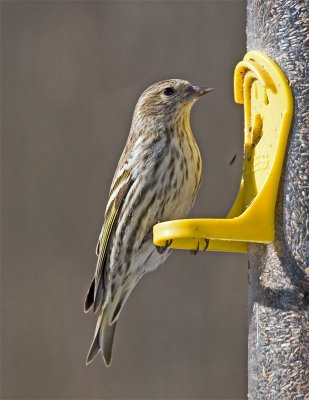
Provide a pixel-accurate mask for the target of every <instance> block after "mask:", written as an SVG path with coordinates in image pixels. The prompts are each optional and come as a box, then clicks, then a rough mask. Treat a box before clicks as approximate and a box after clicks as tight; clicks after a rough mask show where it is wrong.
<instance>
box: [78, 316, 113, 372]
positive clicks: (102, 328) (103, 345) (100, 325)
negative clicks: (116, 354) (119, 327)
mask: <svg viewBox="0 0 309 400" xmlns="http://www.w3.org/2000/svg"><path fill="white" fill-rule="evenodd" d="M103 314H104V313H102V314H101V315H100V316H99V318H98V321H97V326H96V330H95V334H94V338H93V341H92V344H91V346H90V350H89V353H88V355H87V360H86V365H88V364H90V363H91V362H92V361H93V360H94V359H95V357H96V356H97V354H98V352H99V351H101V353H102V357H103V360H104V362H105V365H106V366H107V367H109V366H110V365H111V362H112V348H113V341H114V334H115V329H116V323H117V321H115V322H114V323H113V324H112V325H109V324H108V322H107V318H106V315H104V316H103Z"/></svg>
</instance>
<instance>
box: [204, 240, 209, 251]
mask: <svg viewBox="0 0 309 400" xmlns="http://www.w3.org/2000/svg"><path fill="white" fill-rule="evenodd" d="M204 240H205V247H204V251H206V250H207V249H208V246H209V239H204Z"/></svg>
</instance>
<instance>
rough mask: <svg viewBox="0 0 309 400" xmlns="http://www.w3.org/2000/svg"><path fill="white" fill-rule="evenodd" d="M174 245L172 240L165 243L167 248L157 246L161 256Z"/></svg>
mask: <svg viewBox="0 0 309 400" xmlns="http://www.w3.org/2000/svg"><path fill="white" fill-rule="evenodd" d="M172 243H173V239H171V240H166V241H165V246H156V249H157V251H158V253H159V254H163V253H165V252H166V250H167V249H168V248H169V247H170V245H171V244H172Z"/></svg>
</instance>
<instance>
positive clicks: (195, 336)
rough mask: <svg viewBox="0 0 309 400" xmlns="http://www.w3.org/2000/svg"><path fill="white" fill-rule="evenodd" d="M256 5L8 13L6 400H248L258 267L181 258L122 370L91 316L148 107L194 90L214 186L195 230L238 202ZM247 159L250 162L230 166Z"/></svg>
mask: <svg viewBox="0 0 309 400" xmlns="http://www.w3.org/2000/svg"><path fill="white" fill-rule="evenodd" d="M245 6H246V4H245V2H244V1H179V2H176V1H171V2H168V1H166V2H159V1H158V2H151V1H145V2H142V1H124V2H121V1H117V2H105V1H101V2H99V1H96V2H95V1H76V2H74V1H33V2H30V1H20V2H19V1H2V2H1V11H2V23H1V28H2V39H1V51H2V61H1V64H2V90H1V92H2V102H1V106H2V178H3V179H2V207H3V210H2V211H3V212H2V233H3V242H2V249H3V253H2V287H1V296H2V299H1V307H2V309H1V318H2V319H1V345H2V351H1V356H2V382H1V394H2V399H95V398H96V399H103V398H104V399H196V398H199V399H212V398H216V399H224V398H226V399H245V398H246V346H247V338H246V330H247V328H246V318H247V315H246V309H247V293H246V292H247V289H246V285H247V257H246V255H239V254H238V255H237V254H223V253H222V254H220V253H201V254H199V255H197V256H196V257H193V256H191V255H190V254H188V253H186V252H180V251H179V252H174V254H173V255H172V256H171V257H170V258H169V260H168V261H167V262H166V264H165V265H164V266H162V267H161V268H160V269H159V270H158V271H157V272H155V273H153V274H152V275H148V276H146V277H145V278H144V279H143V280H142V281H141V283H140V284H139V285H138V287H137V289H136V290H135V292H134V293H133V295H132V296H131V298H130V299H129V301H128V303H127V305H126V307H125V309H124V310H123V312H122V315H121V318H120V320H119V323H118V329H117V332H116V338H115V343H114V358H113V364H112V367H111V368H109V369H106V368H105V366H104V364H103V361H102V360H101V359H100V358H98V359H97V360H96V362H95V363H93V364H92V365H90V366H89V367H87V368H86V366H85V357H86V354H87V351H88V348H89V345H90V342H91V340H92V335H93V332H94V328H95V317H94V316H93V315H92V314H91V315H84V314H83V309H82V307H83V300H84V295H85V292H86V290H87V288H88V284H89V283H90V279H91V277H92V275H93V272H94V267H95V262H96V257H95V253H94V249H95V245H96V241H97V237H98V234H99V230H100V228H101V223H102V218H103V214H104V209H105V204H106V201H107V196H108V190H109V185H110V182H111V179H112V176H113V173H114V169H115V166H116V163H117V160H118V158H119V156H120V153H121V151H122V148H123V146H124V144H125V141H126V137H127V134H128V131H129V126H130V119H131V115H132V112H133V109H134V106H135V103H136V101H137V98H138V97H139V95H140V94H141V92H142V90H143V89H145V88H146V87H147V86H148V85H149V84H151V83H153V82H155V81H158V80H161V79H166V78H183V79H187V80H190V81H191V82H192V83H194V84H200V85H208V86H211V87H215V88H216V91H215V92H213V93H211V94H209V95H207V96H205V97H204V98H203V99H202V100H201V101H200V102H199V103H198V104H197V105H196V106H195V108H194V109H193V112H192V127H193V132H194V133H195V136H196V138H197V141H198V143H199V145H200V148H201V152H202V155H203V159H204V176H203V182H202V188H201V191H200V194H199V197H198V201H197V203H196V205H195V207H194V210H193V212H192V213H191V215H192V216H195V217H197V216H199V217H201V216H209V217H220V216H222V217H223V216H224V215H225V214H226V213H227V212H228V210H229V208H230V206H231V205H232V202H233V199H234V198H235V196H236V193H237V190H238V184H239V180H240V176H241V158H242V141H243V138H242V132H243V126H242V125H243V122H242V107H241V106H238V105H236V104H234V102H233V90H232V86H233V69H234V66H235V64H236V63H237V62H238V61H239V60H240V59H241V58H242V56H243V54H244V53H245ZM236 153H237V158H236V161H235V163H234V164H233V165H232V166H230V165H229V161H230V160H231V159H232V157H233V156H234V154H236Z"/></svg>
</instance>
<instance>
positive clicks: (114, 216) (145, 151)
mask: <svg viewBox="0 0 309 400" xmlns="http://www.w3.org/2000/svg"><path fill="white" fill-rule="evenodd" d="M210 90H211V89H206V88H200V87H196V86H192V85H191V84H190V83H189V82H187V81H183V80H179V79H170V80H166V81H162V82H159V83H156V84H154V85H152V86H150V87H149V88H148V89H146V90H145V91H144V93H143V94H142V95H141V97H140V98H139V100H138V102H137V105H136V108H135V111H134V115H133V119H132V125H131V129H130V133H129V137H128V140H127V143H126V146H125V148H124V151H123V153H122V156H121V158H120V161H119V163H118V166H117V169H116V172H115V175H114V179H113V182H112V185H111V189H110V193H109V201H108V204H107V207H106V212H105V220H104V225H103V228H102V231H101V234H100V237H99V242H98V245H97V250H96V251H97V255H98V261H97V266H96V271H95V275H94V279H93V281H92V284H91V286H90V289H89V291H88V294H87V297H86V301H85V311H88V310H89V309H90V308H91V307H93V308H94V311H96V310H99V317H98V321H97V326H96V330H95V334H94V339H93V342H92V345H91V348H90V351H89V354H88V357H87V363H90V362H91V361H92V360H93V359H94V357H95V356H96V354H97V353H98V352H99V351H101V352H102V356H103V358H104V361H105V363H106V365H110V363H111V354H112V344H113V337H114V331H115V327H116V323H117V320H118V317H119V314H120V311H121V309H122V307H123V305H124V303H125V302H126V300H127V298H128V296H129V295H130V293H131V291H132V290H133V288H134V287H135V285H136V284H137V282H138V281H139V279H140V278H141V277H142V276H143V275H144V274H145V273H146V272H150V271H153V270H154V269H156V268H157V267H158V266H159V265H160V264H161V263H162V262H164V260H165V259H166V258H167V256H168V255H169V253H170V250H169V249H167V250H166V251H157V249H156V247H155V246H154V244H153V242H152V227H153V225H155V224H156V223H157V222H158V221H166V220H171V219H178V218H184V217H185V216H186V215H187V214H188V212H189V210H190V208H191V207H192V204H193V202H194V200H195V197H196V194H197V191H198V189H199V186H200V179H201V171H202V163H201V157H200V152H199V149H198V146H197V144H196V141H195V139H194V137H193V135H192V132H191V128H190V110H191V107H192V105H193V103H194V102H195V101H196V100H197V99H198V98H199V97H200V96H201V95H202V94H204V93H207V92H209V91H210Z"/></svg>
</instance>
